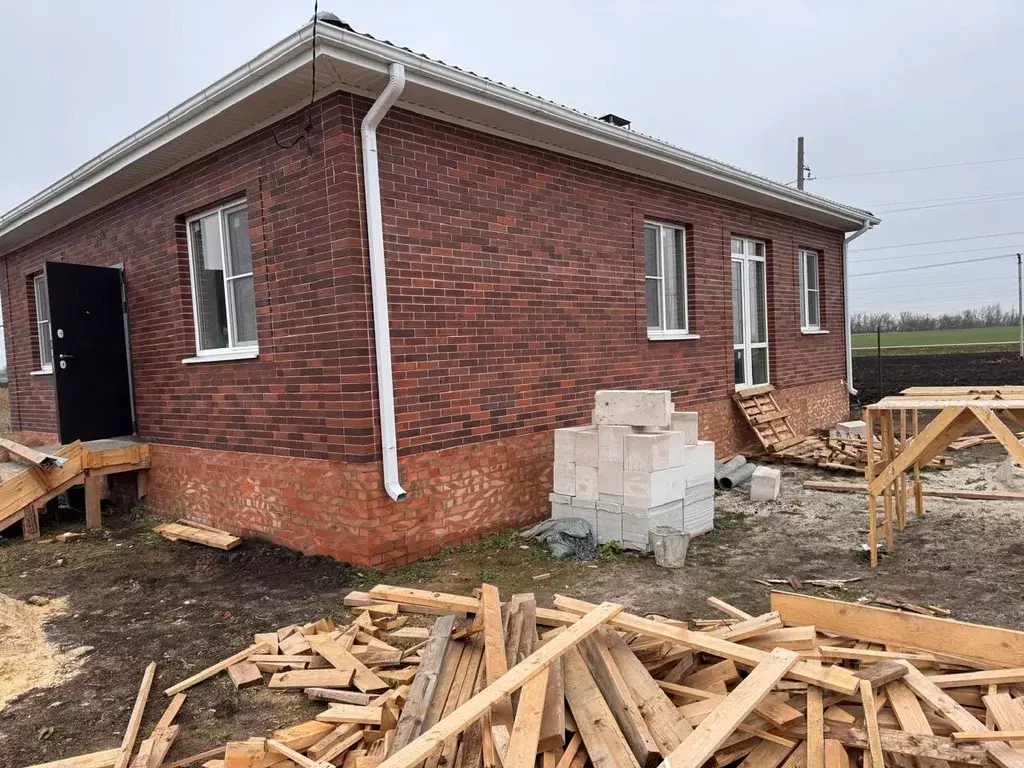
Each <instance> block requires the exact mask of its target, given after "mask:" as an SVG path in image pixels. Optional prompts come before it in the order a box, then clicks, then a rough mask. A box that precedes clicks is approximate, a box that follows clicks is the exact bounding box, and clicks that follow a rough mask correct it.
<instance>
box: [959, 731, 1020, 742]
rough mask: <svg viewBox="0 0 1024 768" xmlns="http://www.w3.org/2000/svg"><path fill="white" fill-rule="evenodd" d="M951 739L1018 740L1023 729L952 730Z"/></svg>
mask: <svg viewBox="0 0 1024 768" xmlns="http://www.w3.org/2000/svg"><path fill="white" fill-rule="evenodd" d="M950 736H951V737H952V739H953V741H956V742H961V741H1010V740H1016V741H1020V740H1021V739H1024V731H953V733H952V734H950Z"/></svg>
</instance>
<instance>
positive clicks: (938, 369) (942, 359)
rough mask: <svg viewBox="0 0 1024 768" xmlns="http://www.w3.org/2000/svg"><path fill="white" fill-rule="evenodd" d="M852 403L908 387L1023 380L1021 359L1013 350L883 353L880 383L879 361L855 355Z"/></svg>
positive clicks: (984, 383)
mask: <svg viewBox="0 0 1024 768" xmlns="http://www.w3.org/2000/svg"><path fill="white" fill-rule="evenodd" d="M853 382H854V386H855V387H856V389H857V396H856V397H855V398H854V399H855V401H856V402H855V405H860V404H865V403H875V402H878V401H879V400H880V399H881V398H883V397H885V396H886V395H895V394H898V393H899V392H900V391H901V390H903V389H906V388H907V387H921V386H929V387H955V386H967V385H977V386H991V385H995V384H1014V383H1018V382H1024V362H1022V361H1021V359H1020V358H1019V357H1018V356H1017V353H1016V351H1000V352H976V353H970V354H954V355H945V354H931V355H883V356H882V386H881V389H879V386H878V360H877V359H876V358H875V357H872V356H859V355H858V356H854V358H853Z"/></svg>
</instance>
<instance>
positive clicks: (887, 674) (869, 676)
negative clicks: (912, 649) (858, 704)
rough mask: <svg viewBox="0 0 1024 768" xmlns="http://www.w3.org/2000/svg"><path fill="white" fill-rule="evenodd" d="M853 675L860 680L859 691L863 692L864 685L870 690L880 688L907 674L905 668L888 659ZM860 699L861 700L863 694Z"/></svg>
mask: <svg viewBox="0 0 1024 768" xmlns="http://www.w3.org/2000/svg"><path fill="white" fill-rule="evenodd" d="M854 674H855V675H856V676H857V677H859V678H860V679H861V690H862V691H863V690H864V685H863V684H864V683H867V684H868V685H870V686H871V687H872V688H881V687H882V686H884V685H888V684H889V683H891V682H892V681H893V680H899V679H900V678H901V677H904V676H905V675H906V674H907V668H906V667H904V666H903V665H902V664H897V663H896V662H895V661H894V660H891V659H890V660H889V661H883V662H882V663H881V664H872V665H870V666H868V667H865V668H864V669H859V670H857V671H856V672H854ZM861 697H862V698H863V694H861Z"/></svg>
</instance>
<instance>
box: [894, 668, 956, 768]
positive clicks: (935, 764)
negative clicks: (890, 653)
mask: <svg viewBox="0 0 1024 768" xmlns="http://www.w3.org/2000/svg"><path fill="white" fill-rule="evenodd" d="M904 677H905V676H904ZM885 692H886V694H887V695H888V697H889V706H890V707H891V708H892V711H893V713H894V714H895V715H896V721H897V722H898V723H899V725H900V728H902V729H903V730H904V731H906V732H907V733H910V734H923V735H926V736H931V735H932V732H933V731H932V726H931V724H930V723H929V722H928V718H927V716H925V713H924V710H923V709H922V708H921V702H919V701H918V700H917V697H916V696H915V695H914V692H913V691H911V690H910V688H908V687H907V686H906V684H905V683H904V682H903V681H902V680H895V681H893V682H891V683H889V684H888V685H887V686H886V687H885ZM915 762H916V763H917V765H918V768H949V764H948V763H947V762H945V761H944V760H941V759H936V758H932V757H925V756H915Z"/></svg>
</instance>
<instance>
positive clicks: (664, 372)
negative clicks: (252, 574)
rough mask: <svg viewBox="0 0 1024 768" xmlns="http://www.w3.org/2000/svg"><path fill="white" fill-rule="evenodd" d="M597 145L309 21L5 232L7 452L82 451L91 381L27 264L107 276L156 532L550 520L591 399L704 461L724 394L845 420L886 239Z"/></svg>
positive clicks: (693, 170)
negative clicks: (559, 440)
mask: <svg viewBox="0 0 1024 768" xmlns="http://www.w3.org/2000/svg"><path fill="white" fill-rule="evenodd" d="M314 44H315V47H314ZM314 68H315V71H314ZM311 82H315V88H314V89H313V91H314V94H315V96H314V98H313V99H312V100H311V98H310V90H311V86H310V84H311ZM311 101H312V104H311ZM375 102H376V103H375ZM310 104H311V105H310ZM371 107H372V109H371ZM368 113H372V114H369V116H368ZM614 122H615V121H614V120H613V119H612V118H611V117H609V119H608V120H600V119H595V118H592V117H588V116H586V115H583V114H581V113H578V112H575V111H573V110H570V109H567V108H565V107H561V106H558V105H555V104H553V103H551V102H548V101H545V100H542V99H539V98H537V97H534V96H531V95H529V94H526V93H524V92H521V91H517V90H515V89H513V88H509V87H506V86H503V85H501V84H499V83H495V82H493V81H490V80H487V79H485V78H482V77H479V76H477V75H474V74H471V73H468V72H464V71H462V70H459V69H457V68H454V67H450V66H447V65H444V64H442V63H440V62H437V61H433V60H431V59H428V58H425V57H423V56H420V55H418V54H415V53H411V52H409V51H408V50H406V49H402V48H398V47H395V46H393V45H391V44H389V43H386V42H381V41H378V40H375V39H373V38H371V37H369V36H366V35H362V34H358V33H355V32H354V31H352V30H351V29H350V28H348V27H347V26H345V25H343V24H342V25H339V24H336V23H329V22H328V21H326V20H323V19H321V21H320V22H319V23H318V24H317V25H316V27H315V28H314V26H313V25H312V24H307V25H306V26H304V27H302V28H301V29H300V30H298V31H297V32H296V33H294V34H292V35H290V36H289V37H287V38H285V39H284V40H282V41H281V42H280V43H278V44H277V45H275V46H273V47H272V48H270V49H268V50H267V51H265V52H264V53H262V54H260V55H259V56H257V57H256V58H255V59H253V60H252V61H250V62H248V63H247V64H245V65H244V66H243V67H241V68H239V69H238V70H236V71H235V72H232V73H231V74H229V75H227V76H226V77H224V78H222V79H221V80H219V81H218V82H216V83H214V84H213V85H211V86H210V87H209V88H207V89H206V90H204V91H203V92H202V93H200V94H198V95H197V96H195V97H193V98H192V99H190V100H188V101H187V102H185V103H184V104H182V105H180V106H179V107H177V108H175V109H173V110H172V111H170V112H168V113H167V114H166V115H164V116H163V117H161V118H160V119H159V120H157V121H155V122H153V123H151V124H149V125H148V126H146V127H144V128H142V129H141V130H140V131H138V132H136V133H135V134H133V135H132V136H131V137H129V138H128V139H125V140H124V141H122V142H121V143H120V144H118V145H116V146H114V147H112V148H111V149H109V150H107V151H106V152H104V153H103V154H102V155H100V156H98V157H97V158H95V159H93V160H91V161H90V162H88V163H87V164H86V165H84V166H82V167H81V168H79V169H78V170H76V171H75V172H74V173H72V174H71V175H69V176H67V177H65V178H64V179H61V180H60V181H58V182H56V183H55V184H54V185H52V186H51V187H49V188H48V189H46V190H44V191H43V192H41V193H40V194H38V195H36V196H35V197H33V198H31V199H30V200H28V201H26V202H25V203H23V204H21V205H20V206H18V207H17V208H15V209H14V210H12V211H10V212H9V213H7V214H5V215H4V216H2V217H0V256H2V258H3V261H4V269H3V271H2V273H0V299H2V309H3V315H4V318H5V330H6V343H7V356H8V370H9V379H10V391H11V408H12V413H11V418H12V424H13V428H14V430H15V431H16V432H17V433H18V434H19V435H20V436H21V438H22V439H24V440H34V441H36V442H39V441H44V440H47V441H52V440H54V439H56V438H58V437H60V438H64V439H65V441H66V440H67V439H69V438H73V437H75V436H77V435H76V434H66V432H67V431H68V430H66V429H64V418H65V417H68V418H70V417H71V416H72V415H73V414H72V413H71V411H70V409H69V408H68V407H67V406H65V407H64V408H63V409H61V408H60V405H61V403H60V402H59V401H60V400H61V399H63V398H65V397H66V395H65V394H61V393H62V390H61V384H60V382H61V380H62V379H61V377H62V376H67V377H71V376H72V375H74V376H78V377H89V376H93V375H99V373H98V372H99V371H101V370H104V371H105V370H107V369H108V368H109V367H111V366H110V365H99V364H95V363H94V361H93V360H92V359H88V358H87V361H82V360H78V359H74V358H73V357H72V356H71V355H69V354H65V353H64V352H61V349H68V348H73V349H77V347H62V344H71V343H72V341H70V340H69V339H68V338H67V337H66V336H65V333H64V329H63V328H51V325H56V322H57V321H56V320H55V319H54V318H53V317H51V314H52V315H54V316H56V315H58V314H60V311H61V307H62V306H64V303H65V302H69V301H70V297H71V296H72V295H73V294H76V293H78V292H85V293H87V287H82V286H85V285H86V284H85V282H82V283H77V282H76V281H72V283H73V284H72V285H71V286H70V287H69V286H68V285H67V284H65V285H63V286H59V285H57V284H55V282H54V280H53V279H51V278H48V277H45V276H46V275H49V274H50V273H49V272H48V271H47V270H48V269H49V268H46V267H44V265H45V264H46V263H47V262H62V263H66V264H77V265H91V266H93V267H108V268H110V267H117V268H118V269H120V270H121V274H122V275H123V285H124V289H123V290H124V299H125V301H124V314H125V318H126V329H127V339H128V342H127V350H128V354H129V356H130V360H129V363H128V365H129V371H130V383H129V385H128V386H129V390H130V391H129V392H127V393H126V394H125V395H124V397H125V398H126V399H127V402H129V403H130V405H129V407H130V409H131V412H130V413H131V416H132V418H133V419H134V428H135V431H136V433H137V435H138V436H139V438H140V439H143V440H145V441H147V442H149V443H150V444H151V446H152V469H151V471H150V486H149V496H148V505H149V507H150V508H151V509H152V510H154V511H155V512H157V513H159V514H162V515H167V516H186V515H187V516H189V517H191V518H193V519H196V520H199V521H202V522H206V523H208V524H213V525H217V526H220V527H223V528H226V529H229V530H231V531H233V532H236V533H240V534H245V535H256V536H263V537H267V538H270V539H273V540H275V541H279V542H281V543H284V544H286V545H288V546H291V547H294V548H296V549H300V550H302V551H305V552H316V553H323V554H329V555H334V556H337V557H340V558H343V559H346V560H349V561H351V562H353V563H358V564H365V565H379V566H388V565H393V564H398V563H403V562H407V561H410V560H414V559H417V558H419V557H423V556H425V555H428V554H431V553H434V552H437V551H438V550H439V549H440V548H441V547H443V546H446V545H451V544H459V543H462V542H466V541H469V540H472V539H475V538H478V537H480V536H482V535H484V534H487V533H490V532H494V531H496V530H500V529H503V528H508V527H510V526H514V525H520V524H523V523H526V522H529V521H533V520H537V519H539V518H542V517H545V516H546V515H547V494H548V492H549V491H550V488H551V463H552V462H551V457H552V432H551V430H553V429H554V428H555V427H561V426H569V425H574V424H580V423H584V422H586V421H587V419H588V418H589V412H590V409H591V408H592V406H593V393H594V391H595V390H596V389H601V388H665V389H670V390H671V391H672V394H673V399H674V402H675V403H676V405H677V408H679V409H686V410H696V411H698V412H699V413H700V417H701V437H702V438H705V439H710V440H714V441H715V442H716V443H717V447H718V452H719V454H720V455H722V454H729V453H732V452H734V451H736V450H737V449H739V448H741V447H742V446H743V445H744V444H747V443H748V442H749V438H750V435H749V433H748V430H747V428H746V427H745V426H744V425H742V424H741V423H740V422H739V421H738V418H737V414H736V412H735V410H734V408H735V406H734V405H733V404H732V402H731V395H732V393H733V392H734V391H735V389H736V388H737V387H742V386H752V385H756V384H760V383H763V382H766V381H770V382H771V383H772V384H774V385H775V387H776V388H777V389H778V390H779V395H778V397H779V399H780V401H782V402H783V403H785V404H786V405H787V406H788V407H789V408H790V409H791V411H792V421H793V422H794V424H795V425H796V426H797V427H799V428H810V427H818V426H824V425H827V424H830V423H833V422H835V421H836V420H839V419H841V418H843V417H845V416H847V414H848V398H847V388H848V386H849V382H850V375H849V358H848V348H849V342H848V334H849V331H848V325H847V318H846V311H845V299H844V285H845V280H844V274H845V273H844V269H845V265H844V255H845V244H846V242H847V240H848V239H851V238H852V237H855V236H856V235H857V234H859V233H861V232H863V231H865V230H866V229H867V228H869V227H870V226H873V225H874V224H877V223H878V220H877V219H876V218H874V217H873V216H872V215H871V214H870V213H868V212H865V211H861V210H857V209H854V208H850V207H847V206H844V205H841V204H838V203H835V202H831V201H828V200H825V199H822V198H819V197H816V196H814V195H811V194H807V193H804V192H800V191H797V190H794V189H791V188H789V187H787V186H784V185H780V184H777V183H774V182H771V181H769V180H767V179H764V178H761V177H758V176H755V175H752V174H749V173H746V172H743V171H741V170H739V169H737V168H734V167H732V166H729V165H725V164H723V163H719V162H717V161H713V160H709V159H706V158H703V157H700V156H697V155H694V154H692V153H689V152H686V151H684V150H681V149H678V148H676V147H674V146H671V145H669V144H667V143H663V142H661V141H658V140H655V139H652V138H649V137H646V136H644V135H642V134H639V133H636V132H634V131H631V130H629V129H628V127H623V126H619V125H615V124H614ZM378 123H379V127H377V124H378ZM847 233H852V234H847ZM54 274H56V273H54ZM58 290H59V291H60V292H61V294H62V296H55V295H54V293H55V292H56V291H58ZM47 291H49V293H50V295H49V296H47ZM51 310H52V312H51ZM51 321H52V322H51ZM69 322H70V324H73V321H65V324H68V323H69ZM73 335H74V334H73V332H72V331H70V330H69V334H68V336H73ZM116 335H117V334H112V335H111V336H116ZM111 343H112V344H114V346H117V345H118V344H121V343H123V340H121V339H117V340H116V341H111ZM54 345H56V346H54ZM55 357H56V358H58V364H57V366H54V358H55ZM65 366H66V367H65ZM113 367H115V368H116V367H117V365H114V366H113ZM72 371H73V372H74V373H72ZM70 380H71V379H70V378H69V379H68V381H70ZM75 381H76V382H77V381H79V380H78V379H76V380H75ZM88 381H89V382H90V383H87V384H85V385H77V384H76V386H75V387H72V386H71V384H68V385H67V386H66V387H65V390H64V391H65V392H66V391H67V390H68V389H81V388H82V386H85V387H86V388H88V387H92V388H93V389H94V390H95V391H103V392H106V391H107V390H117V389H118V386H117V385H103V386H100V385H98V384H97V383H96V382H95V381H93V380H91V379H89V380H88ZM55 391H56V392H57V393H58V394H56V395H55ZM111 407H114V406H111ZM784 407H785V406H784ZM79 410H81V409H79ZM86 410H88V409H86ZM58 411H59V413H60V424H58ZM69 429H70V428H69ZM71 431H72V432H73V431H74V430H73V429H71ZM58 433H59V434H58Z"/></svg>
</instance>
